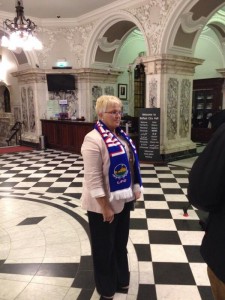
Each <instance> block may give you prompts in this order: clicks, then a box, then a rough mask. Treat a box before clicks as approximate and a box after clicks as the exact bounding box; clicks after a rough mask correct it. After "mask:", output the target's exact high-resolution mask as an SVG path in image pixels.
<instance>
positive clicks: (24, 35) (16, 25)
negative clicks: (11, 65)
mask: <svg viewBox="0 0 225 300" xmlns="http://www.w3.org/2000/svg"><path fill="white" fill-rule="evenodd" d="M15 7H16V17H15V18H14V19H13V20H9V19H6V20H5V21H3V28H4V29H5V30H6V31H9V37H7V36H5V35H4V36H3V37H2V40H1V46H2V47H6V48H8V49H9V50H16V49H17V48H21V49H23V50H25V51H30V50H41V49H42V43H41V42H40V41H39V40H38V39H37V38H36V37H35V36H34V33H35V30H36V28H37V25H36V24H35V23H34V22H33V21H31V20H30V19H29V18H28V19H26V18H25V16H24V11H23V10H24V7H23V1H22V0H20V1H19V0H16V6H15Z"/></svg>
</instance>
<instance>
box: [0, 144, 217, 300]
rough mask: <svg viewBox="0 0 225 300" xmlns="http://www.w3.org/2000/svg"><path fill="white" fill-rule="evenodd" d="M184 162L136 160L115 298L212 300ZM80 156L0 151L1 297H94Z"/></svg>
mask: <svg viewBox="0 0 225 300" xmlns="http://www.w3.org/2000/svg"><path fill="white" fill-rule="evenodd" d="M188 172H189V168H188V167H184V166H179V162H176V164H172V163H171V164H168V165H151V164H141V173H142V178H143V183H144V194H143V196H142V198H141V199H140V200H139V201H137V203H136V209H135V210H134V211H133V212H132V213H131V224H130V239H129V243H128V256H129V266H130V274H131V282H130V288H129V291H128V294H119V293H117V294H116V295H115V297H114V299H121V300H123V299H130V300H134V299H138V300H146V299H149V300H156V299H158V300H163V299H166V300H178V299H180V300H190V299H193V300H201V299H202V300H212V299H213V297H212V294H211V290H210V287H209V281H208V278H207V273H206V265H205V263H204V262H203V260H202V258H201V256H200V254H199V246H200V243H201V240H202V237H203V234H204V233H203V231H202V228H201V226H200V225H199V218H203V217H204V215H203V214H202V212H200V211H198V210H195V209H193V208H190V209H189V210H188V213H189V216H188V217H185V216H184V215H183V208H184V207H186V206H187V205H188V202H187V198H186V189H187V183H188V180H187V177H188ZM82 180H83V161H82V157H81V156H78V155H75V154H71V153H65V152H61V151H55V150H50V149H48V150H46V151H36V150H34V151H32V152H21V153H17V154H4V155H1V156H0V299H19V300H31V299H44V300H45V299H46V300H49V299H54V300H57V299H59V300H61V299H65V300H70V299H71V300H72V299H81V300H88V299H93V300H95V299H99V295H98V294H97V292H96V290H95V286H94V280H93V271H92V261H91V250H90V243H89V231H88V223H87V217H86V214H85V212H84V211H83V210H82V209H81V208H80V200H79V199H80V195H81V191H82Z"/></svg>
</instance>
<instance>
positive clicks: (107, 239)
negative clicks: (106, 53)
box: [81, 95, 142, 299]
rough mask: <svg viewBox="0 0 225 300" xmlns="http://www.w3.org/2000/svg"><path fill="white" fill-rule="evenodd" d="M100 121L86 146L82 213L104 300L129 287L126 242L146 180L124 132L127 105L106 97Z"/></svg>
mask: <svg viewBox="0 0 225 300" xmlns="http://www.w3.org/2000/svg"><path fill="white" fill-rule="evenodd" d="M96 113H97V116H98V122H97V123H96V124H95V128H94V129H93V130H92V131H91V132H89V133H88V134H87V135H86V136H85V138H84V142H83V145H82V147H81V153H82V155H83V160H84V183H83V194H82V208H84V209H85V210H87V213H88V220H89V227H90V234H91V247H92V257H93V265H94V276H95V284H96V289H97V291H98V293H99V294H100V295H101V299H113V296H114V294H115V292H116V291H118V290H121V289H122V290H124V291H127V290H128V288H129V279H130V278H129V267H128V258H127V248H126V247H127V242H128V236H129V222H130V210H131V209H132V207H133V203H134V201H135V200H136V199H138V198H140V195H141V189H142V181H141V176H140V167H139V162H138V157H137V152H136V148H135V146H134V145H133V143H132V141H131V139H130V138H129V137H128V136H127V135H126V134H125V132H124V131H123V130H122V129H121V128H120V127H119V125H120V121H121V115H122V102H121V101H120V99H118V98H117V97H115V96H109V95H107V96H104V95H103V96H101V97H99V98H98V99H97V102H96Z"/></svg>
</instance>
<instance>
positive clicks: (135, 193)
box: [134, 191, 141, 200]
mask: <svg viewBox="0 0 225 300" xmlns="http://www.w3.org/2000/svg"><path fill="white" fill-rule="evenodd" d="M134 196H135V200H137V199H139V198H140V197H141V191H136V192H134Z"/></svg>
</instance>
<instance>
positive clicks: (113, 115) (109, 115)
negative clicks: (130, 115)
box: [101, 103, 122, 131]
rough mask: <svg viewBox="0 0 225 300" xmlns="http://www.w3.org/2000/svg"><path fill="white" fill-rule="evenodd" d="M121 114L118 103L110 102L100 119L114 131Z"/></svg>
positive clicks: (118, 123) (118, 124)
mask: <svg viewBox="0 0 225 300" xmlns="http://www.w3.org/2000/svg"><path fill="white" fill-rule="evenodd" d="M121 116H122V111H121V106H120V105H119V104H118V103H112V104H109V105H108V106H107V108H106V112H104V113H103V114H102V117H101V119H102V121H103V123H105V125H106V126H107V127H108V128H109V130H111V131H114V130H115V129H116V127H118V126H120V121H121Z"/></svg>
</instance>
